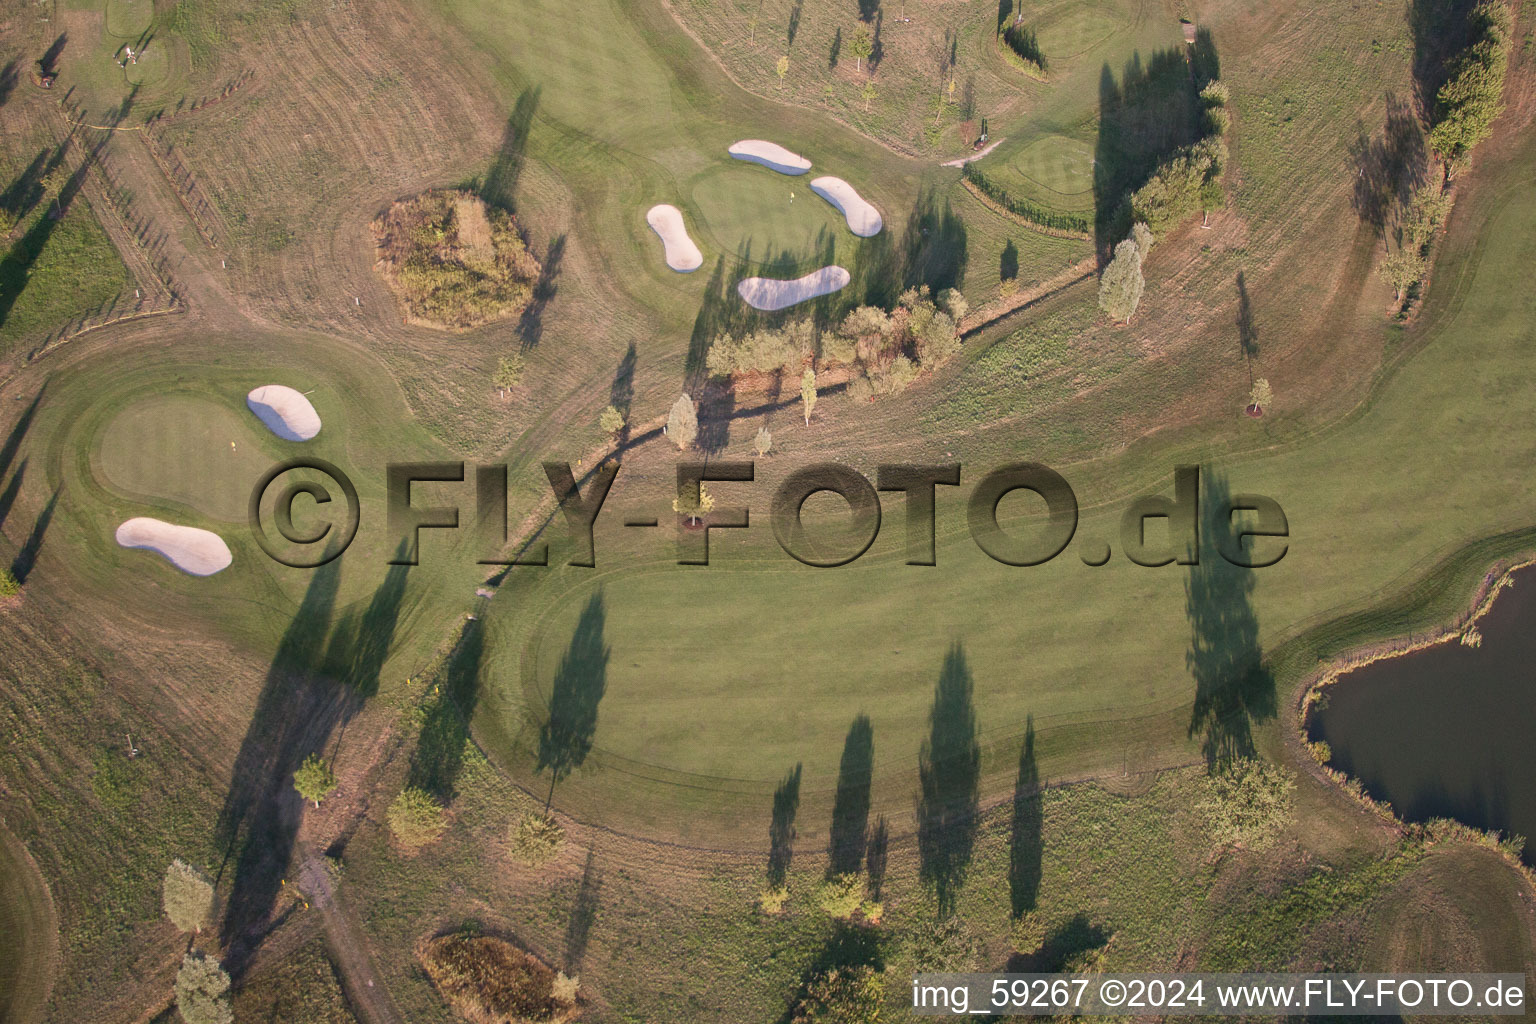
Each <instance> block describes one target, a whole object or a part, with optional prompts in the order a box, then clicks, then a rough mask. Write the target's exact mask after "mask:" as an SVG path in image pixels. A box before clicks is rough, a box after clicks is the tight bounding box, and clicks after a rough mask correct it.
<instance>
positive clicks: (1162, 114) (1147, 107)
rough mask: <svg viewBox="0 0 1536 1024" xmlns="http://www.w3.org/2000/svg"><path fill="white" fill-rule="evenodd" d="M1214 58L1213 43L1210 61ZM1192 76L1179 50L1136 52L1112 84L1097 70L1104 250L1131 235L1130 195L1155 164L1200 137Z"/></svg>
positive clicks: (1097, 197)
mask: <svg viewBox="0 0 1536 1024" xmlns="http://www.w3.org/2000/svg"><path fill="white" fill-rule="evenodd" d="M1214 59H1215V46H1214V44H1211V56H1210V58H1208V60H1210V61H1214ZM1199 131H1200V98H1199V95H1198V89H1197V87H1196V85H1195V77H1194V75H1193V74H1192V72H1191V67H1190V65H1188V64H1186V63H1185V60H1184V54H1183V53H1182V52H1181V51H1180V50H1178V49H1172V48H1170V49H1165V50H1158V51H1156V52H1154V53H1153V54H1152V55H1151V56H1150V57H1149V58H1148V59H1147V62H1146V63H1145V64H1143V63H1142V61H1141V55H1140V54H1139V53H1138V54H1135V55H1134V56H1132V58H1131V59H1130V60H1129V61H1128V62H1127V63H1126V65H1125V67H1124V69H1123V70H1122V72H1121V75H1120V82H1119V84H1116V82H1115V76H1114V73H1113V72H1112V71H1111V70H1110V67H1109V65H1108V64H1105V65H1104V66H1103V68H1102V70H1101V71H1100V72H1099V137H1098V142H1097V144H1096V146H1095V149H1094V161H1093V198H1094V235H1095V241H1096V243H1097V245H1098V249H1099V251H1100V252H1101V253H1103V252H1106V251H1107V250H1108V249H1109V248H1110V247H1112V246H1113V245H1114V243H1115V242H1117V241H1118V240H1119V239H1121V238H1123V237H1124V236H1125V235H1126V233H1127V232H1128V231H1130V223H1129V220H1130V215H1129V204H1128V202H1127V200H1128V199H1129V197H1130V194H1131V193H1132V192H1134V191H1135V190H1136V189H1138V188H1140V187H1141V186H1142V185H1145V184H1146V183H1147V180H1148V179H1149V178H1150V177H1151V176H1152V173H1153V172H1154V171H1155V170H1156V169H1157V165H1158V163H1159V162H1160V161H1161V160H1162V159H1163V158H1164V157H1165V156H1167V155H1168V154H1170V153H1172V152H1173V151H1174V150H1175V149H1177V148H1178V147H1180V146H1185V145H1188V144H1190V143H1192V142H1194V141H1195V140H1196V139H1197V138H1198V137H1199Z"/></svg>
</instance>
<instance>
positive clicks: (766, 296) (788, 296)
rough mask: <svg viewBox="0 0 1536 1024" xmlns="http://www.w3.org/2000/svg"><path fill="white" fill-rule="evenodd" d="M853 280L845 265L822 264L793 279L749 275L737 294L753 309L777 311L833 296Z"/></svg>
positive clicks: (737, 289)
mask: <svg viewBox="0 0 1536 1024" xmlns="http://www.w3.org/2000/svg"><path fill="white" fill-rule="evenodd" d="M850 280H852V277H851V275H850V274H849V273H848V271H846V270H844V269H843V268H842V267H822V268H821V269H820V270H813V271H811V272H810V273H809V274H806V275H805V276H804V277H797V278H795V279H794V280H793V281H778V280H774V279H773V278H771V277H748V278H745V279H743V280H742V281H741V282H740V283H739V284H737V285H736V293H737V294H738V295H740V296H741V297H742V299H743V300H744V301H745V302H746V303H747V305H749V306H751V307H752V308H753V309H763V310H767V311H768V312H770V313H771V312H773V311H774V310H778V309H788V308H789V307H790V306H793V305H795V304H796V303H800V302H804V301H806V300H807V299H815V298H820V297H821V296H823V295H831V294H832V293H833V292H835V291H840V290H841V289H843V288H846V287H847V286H848V282H849V281H850Z"/></svg>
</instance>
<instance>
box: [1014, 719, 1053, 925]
mask: <svg viewBox="0 0 1536 1024" xmlns="http://www.w3.org/2000/svg"><path fill="white" fill-rule="evenodd" d="M1044 826H1045V815H1044V812H1043V808H1042V800H1041V793H1040V769H1039V767H1038V766H1037V765H1036V764H1035V717H1034V716H1033V715H1030V716H1029V718H1028V719H1026V720H1025V726H1024V748H1023V749H1022V750H1021V751H1020V752H1019V776H1018V779H1017V780H1015V781H1014V784H1013V832H1012V835H1011V836H1010V837H1009V841H1008V896H1009V904H1010V905H1011V907H1012V909H1013V916H1014V917H1019V916H1021V915H1023V914H1025V913H1027V912H1029V911H1031V910H1034V909H1035V904H1036V902H1037V901H1038V900H1039V898H1040V876H1041V861H1042V860H1043V859H1044V852H1045V839H1044V835H1045V828H1044Z"/></svg>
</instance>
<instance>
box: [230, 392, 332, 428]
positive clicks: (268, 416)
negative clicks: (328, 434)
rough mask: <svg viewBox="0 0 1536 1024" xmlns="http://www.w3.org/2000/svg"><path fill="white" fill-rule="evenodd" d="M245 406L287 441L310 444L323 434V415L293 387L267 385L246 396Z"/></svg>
mask: <svg viewBox="0 0 1536 1024" xmlns="http://www.w3.org/2000/svg"><path fill="white" fill-rule="evenodd" d="M245 404H246V405H248V406H250V407H251V412H253V413H255V414H256V416H257V418H258V419H260V420H261V422H263V423H265V424H266V425H267V429H268V430H270V431H272V433H274V434H276V435H277V436H278V437H280V438H282V439H283V440H284V441H308V440H309V439H310V438H312V437H314V436H315V435H316V434H318V433H320V414H319V413H317V412H315V407H314V406H313V405H311V404H310V402H309V399H307V398H305V397H304V396H303V395H302V394H300V393H299V392H297V391H295V390H294V389H293V388H290V387H284V386H283V385H282V384H263V385H262V386H261V387H259V388H255V389H253V390H252V391H251V393H250V394H248V395H246V396H245Z"/></svg>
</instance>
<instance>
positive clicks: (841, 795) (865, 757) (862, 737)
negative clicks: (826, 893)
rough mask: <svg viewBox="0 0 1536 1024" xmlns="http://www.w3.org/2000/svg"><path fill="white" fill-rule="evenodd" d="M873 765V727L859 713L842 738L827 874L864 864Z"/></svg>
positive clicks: (833, 804)
mask: <svg viewBox="0 0 1536 1024" xmlns="http://www.w3.org/2000/svg"><path fill="white" fill-rule="evenodd" d="M874 769H875V730H874V726H872V725H871V724H870V722H869V716H868V715H859V716H858V717H857V718H855V719H854V720H853V725H852V726H850V727H849V729H848V737H847V738H846V739H845V740H843V759H842V762H841V763H840V764H839V765H838V769H837V794H836V796H835V797H834V798H833V801H832V832H831V838H830V839H829V840H828V842H827V877H828V878H831V877H833V876H834V875H848V874H853V873H855V872H857V871H858V870H859V868H860V867H862V866H863V864H864V852H865V843H866V840H867V836H868V831H869V789H870V783H871V781H872V780H873V777H874Z"/></svg>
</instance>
